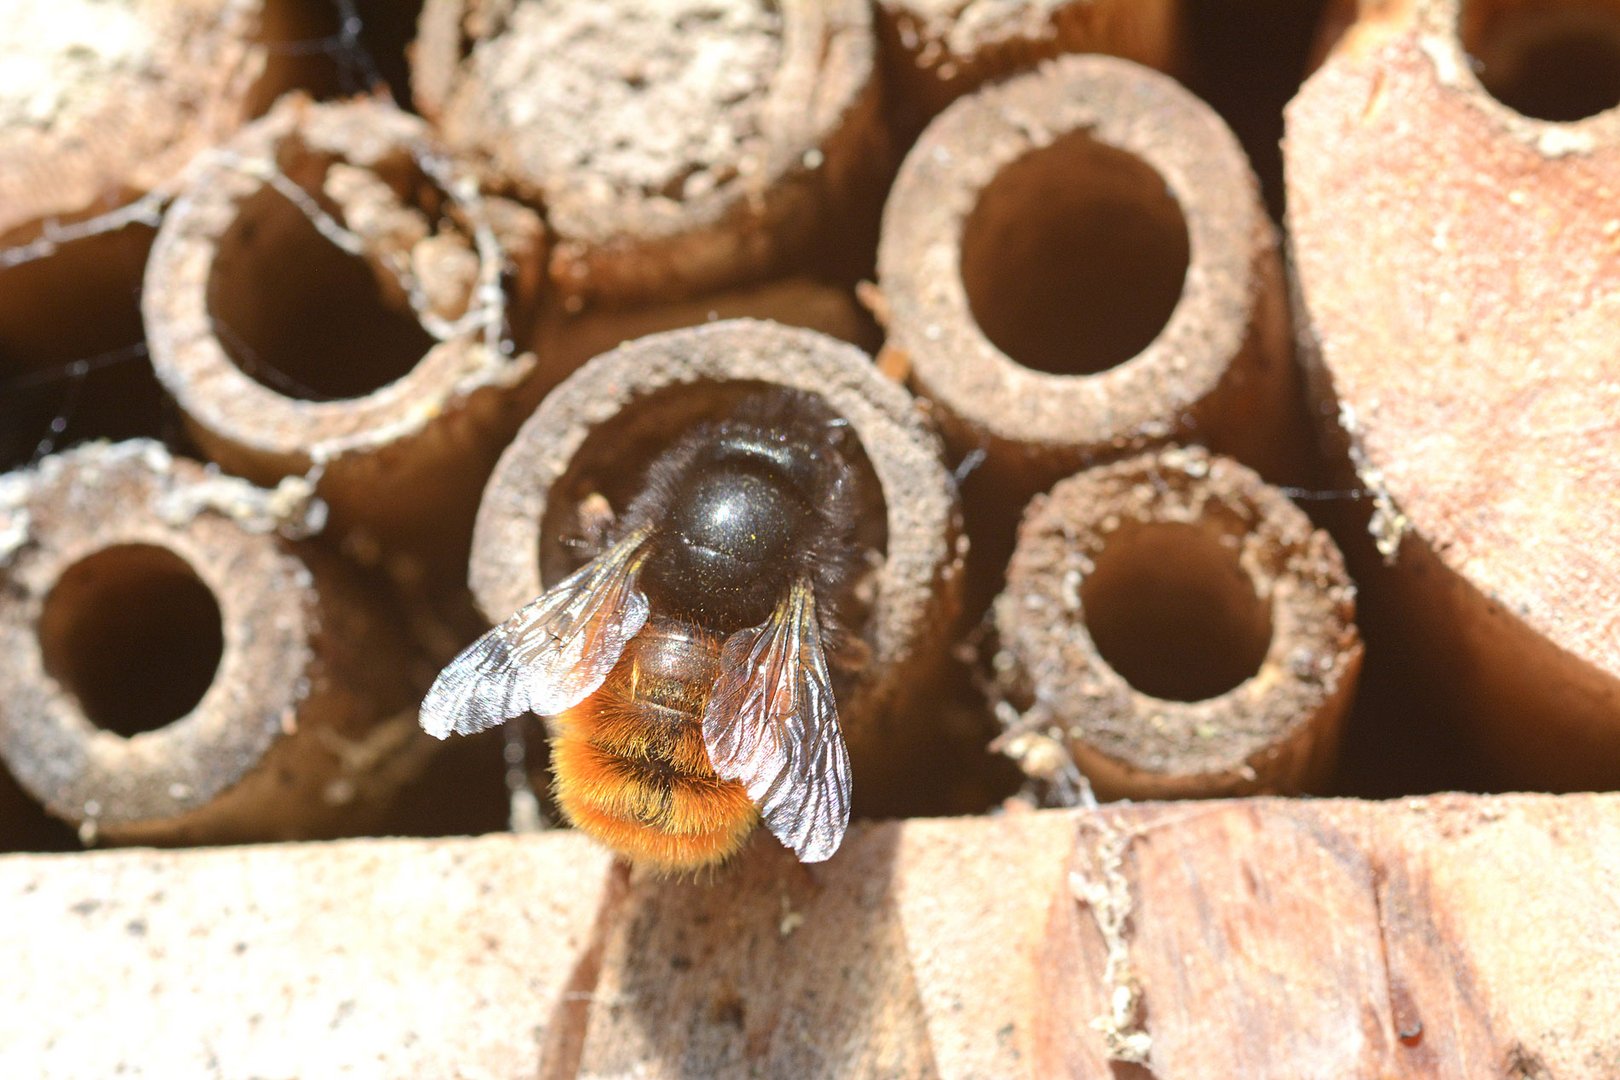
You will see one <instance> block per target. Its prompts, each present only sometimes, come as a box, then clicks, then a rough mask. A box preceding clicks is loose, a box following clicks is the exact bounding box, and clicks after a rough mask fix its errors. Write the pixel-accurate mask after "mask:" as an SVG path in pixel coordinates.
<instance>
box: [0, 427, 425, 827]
mask: <svg viewBox="0 0 1620 1080" xmlns="http://www.w3.org/2000/svg"><path fill="white" fill-rule="evenodd" d="M318 514H319V511H318V509H317V508H316V507H314V506H299V505H296V504H281V503H278V501H277V499H276V498H275V497H274V495H273V493H270V492H266V491H262V490H260V489H257V488H253V487H252V486H250V485H248V484H246V483H244V482H242V481H240V480H236V479H233V478H227V477H222V476H220V475H218V474H216V473H212V472H209V471H207V470H205V469H204V468H203V467H202V466H200V465H197V464H195V463H192V462H189V461H185V460H181V459H175V458H172V457H170V456H169V454H168V453H167V452H166V451H165V450H164V449H163V448H162V447H161V446H160V445H158V444H156V443H152V442H148V441H144V440H135V441H131V442H126V443H120V444H107V443H90V444H87V445H85V446H83V447H81V448H78V449H75V450H72V451H69V452H66V453H63V454H58V455H54V456H52V457H50V458H47V459H46V460H45V461H44V462H43V463H41V465H40V466H39V467H38V468H37V469H33V470H28V471H23V472H17V473H12V474H10V475H9V476H7V477H5V478H4V479H3V481H0V568H3V570H4V574H5V581H6V589H5V591H4V592H3V593H0V658H3V659H0V672H3V674H4V684H5V686H6V694H5V699H4V700H3V701H0V759H3V761H4V764H5V766H6V768H7V769H9V770H10V772H11V773H12V774H13V775H14V776H15V777H16V778H17V780H18V782H19V783H20V785H21V786H22V787H23V788H24V789H25V790H26V791H28V792H29V793H30V794H31V795H32V796H33V797H34V798H36V799H38V800H39V801H40V802H42V803H43V804H44V805H45V806H46V808H47V809H48V810H50V812H51V813H53V814H55V815H56V816H58V817H60V818H62V819H63V820H65V821H67V822H69V823H71V824H73V825H76V826H77V827H78V828H79V830H80V835H81V836H82V837H83V838H85V839H87V840H92V839H105V840H110V841H118V842H140V843H216V842H227V841H238V840H250V839H253V840H270V839H286V838H292V837H303V836H320V835H332V834H338V833H354V832H364V831H366V830H368V829H370V828H374V827H375V826H376V824H378V823H379V822H380V820H381V813H382V811H383V810H385V809H386V807H387V804H388V798H389V796H390V795H391V793H392V792H393V791H394V789H395V788H397V786H398V785H399V784H400V783H401V782H403V781H404V780H405V779H407V778H408V777H409V776H410V775H412V774H413V773H414V772H415V771H417V770H418V769H420V768H421V766H422V765H424V764H425V762H426V757H425V751H426V750H427V749H428V746H427V742H428V741H427V740H426V739H425V737H424V736H422V735H421V733H420V732H419V731H418V730H417V727H416V722H415V703H416V699H417V695H418V694H419V693H420V690H421V688H422V686H423V685H424V683H425V679H424V675H425V674H426V673H424V672H423V671H422V670H421V666H420V661H419V660H418V659H417V658H416V657H415V655H414V654H413V653H412V652H411V651H410V649H409V647H408V646H407V645H406V644H405V642H403V641H402V640H401V639H400V637H399V635H398V631H397V629H396V628H395V626H394V622H395V620H393V619H391V618H390V616H389V615H388V612H387V609H386V607H384V606H382V605H380V604H379V603H378V600H377V598H376V597H375V596H374V595H370V594H368V593H367V592H366V591H365V590H364V589H363V588H362V587H361V586H360V585H359V584H357V583H356V581H355V580H353V578H352V577H351V575H350V574H349V573H348V572H347V571H345V570H344V568H343V567H341V566H340V565H338V564H337V563H336V562H335V560H333V559H332V557H331V556H329V555H326V554H324V553H323V552H321V551H318V550H316V549H314V548H312V547H310V546H309V545H307V544H302V543H295V542H292V541H289V540H287V539H284V538H283V537H282V536H281V535H279V533H278V530H284V531H291V532H299V531H306V530H307V529H309V528H310V527H312V526H313V525H314V524H315V523H316V522H315V521H313V520H311V518H310V516H309V515H315V516H317V517H318Z"/></svg>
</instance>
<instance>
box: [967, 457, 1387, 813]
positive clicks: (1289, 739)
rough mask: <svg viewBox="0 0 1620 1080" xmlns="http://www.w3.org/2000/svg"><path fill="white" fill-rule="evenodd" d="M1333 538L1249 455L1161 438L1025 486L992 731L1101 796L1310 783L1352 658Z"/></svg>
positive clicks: (1318, 770)
mask: <svg viewBox="0 0 1620 1080" xmlns="http://www.w3.org/2000/svg"><path fill="white" fill-rule="evenodd" d="M1354 597H1355V592H1354V589H1353V587H1352V586H1351V584H1350V581H1349V579H1348V577H1347V576H1346V575H1345V570H1344V563H1343V560H1342V559H1341V557H1340V555H1339V551H1338V549H1337V548H1336V547H1335V546H1334V544H1333V541H1332V540H1331V539H1330V538H1329V537H1328V536H1327V534H1325V533H1323V532H1320V531H1318V530H1317V529H1315V528H1314V527H1313V526H1312V525H1311V523H1310V521H1309V520H1308V519H1307V518H1306V517H1305V515H1304V514H1303V513H1301V512H1300V510H1299V509H1298V508H1297V507H1295V506H1294V505H1293V504H1292V503H1291V502H1289V501H1288V499H1287V498H1286V497H1284V496H1283V495H1282V494H1281V493H1280V492H1278V491H1277V490H1276V489H1274V488H1271V487H1269V486H1268V485H1266V484H1265V483H1264V482H1262V481H1261V480H1260V478H1259V477H1258V476H1256V475H1255V474H1254V473H1253V472H1252V471H1251V470H1249V469H1247V468H1245V467H1243V466H1242V465H1239V464H1237V463H1236V462H1234V461H1231V460H1228V459H1225V458H1221V457H1218V456H1213V455H1211V454H1209V453H1207V452H1206V451H1204V450H1202V449H1198V448H1190V449H1182V448H1175V447H1172V448H1167V449H1162V450H1158V451H1155V452H1152V453H1148V454H1143V455H1140V456H1137V457H1133V458H1129V459H1126V460H1124V461H1120V462H1117V463H1114V464H1111V465H1105V466H1101V467H1099V468H1095V469H1091V470H1088V471H1086V472H1083V473H1079V474H1077V475H1075V476H1073V477H1070V478H1068V479H1066V480H1063V481H1061V482H1059V483H1058V484H1057V485H1056V486H1054V487H1053V488H1052V491H1051V492H1050V494H1047V495H1044V496H1038V497H1037V498H1036V499H1035V501H1034V502H1033V503H1032V504H1031V505H1030V507H1029V510H1028V512H1027V513H1026V515H1025V517H1024V521H1023V524H1022V526H1021V528H1020V530H1019V534H1018V547H1017V550H1016V552H1015V553H1014V555H1013V558H1012V562H1011V564H1010V566H1009V567H1008V570H1007V589H1006V591H1005V592H1004V593H1003V594H1002V595H1001V597H1000V598H998V599H997V601H996V604H995V628H996V633H997V637H998V639H999V642H1000V652H999V653H998V654H997V655H996V656H995V658H994V665H993V666H994V669H995V679H996V684H997V687H998V689H999V692H1000V694H1001V696H1002V698H1003V699H1004V700H1005V701H1006V702H1007V703H1009V704H1011V705H1012V706H1013V708H1014V710H1016V713H1017V715H1016V717H1015V716H1014V715H1012V714H1009V715H1008V717H1007V719H1008V722H1009V723H1008V730H1007V732H1006V733H1005V734H1004V736H1003V737H1002V740H1001V745H1002V746H1003V747H1004V748H1005V749H1006V750H1007V751H1008V752H1009V753H1010V754H1011V755H1012V756H1014V757H1015V758H1016V759H1018V760H1019V762H1020V764H1022V765H1023V766H1024V767H1025V769H1026V770H1028V771H1029V772H1031V774H1032V775H1036V776H1039V777H1040V778H1042V779H1046V780H1056V779H1058V778H1059V776H1058V773H1059V770H1060V769H1061V768H1062V767H1063V766H1064V765H1065V764H1066V763H1067V762H1069V761H1072V762H1073V763H1074V764H1075V765H1077V766H1078V767H1079V769H1080V771H1081V772H1082V773H1084V774H1085V776H1086V777H1087V778H1088V779H1089V780H1090V782H1091V784H1092V785H1093V787H1094V789H1095V790H1096V792H1097V794H1098V795H1099V796H1102V797H1104V798H1135V799H1144V798H1182V797H1188V796H1214V795H1238V794H1251V793H1255V792H1300V791H1310V790H1320V788H1321V786H1322V785H1323V784H1324V782H1325V781H1326V779H1327V778H1328V776H1329V774H1330V772H1331V770H1332V767H1333V763H1334V760H1335V755H1336V752H1337V748H1338V741H1339V733H1340V728H1341V726H1342V722H1343V720H1344V717H1345V713H1346V712H1347V711H1348V709H1349V707H1350V704H1351V699H1352V696H1353V693H1354V689H1355V683H1356V676H1357V674H1358V672H1359V670H1360V666H1361V654H1362V648H1361V642H1360V638H1359V636H1358V634H1357V632H1356V628H1355V624H1354V622H1353V618H1354V611H1355V601H1354Z"/></svg>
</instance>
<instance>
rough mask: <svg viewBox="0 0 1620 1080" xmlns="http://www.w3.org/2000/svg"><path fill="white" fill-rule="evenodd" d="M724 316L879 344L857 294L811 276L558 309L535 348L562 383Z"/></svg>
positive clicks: (543, 326) (547, 319)
mask: <svg viewBox="0 0 1620 1080" xmlns="http://www.w3.org/2000/svg"><path fill="white" fill-rule="evenodd" d="M722 319H767V320H770V321H772V322H780V323H783V324H785V325H787V326H802V327H805V328H806V329H809V330H818V331H820V332H821V333H823V334H827V335H829V336H831V337H835V338H838V339H839V340H841V341H847V342H850V343H851V344H854V345H863V346H864V345H872V346H876V345H877V344H878V340H874V339H877V334H876V333H875V330H874V327H873V325H872V321H871V318H870V316H868V315H867V314H866V312H864V311H862V310H861V308H860V307H859V306H858V305H857V304H856V302H855V296H854V294H853V293H852V292H850V291H848V290H846V289H840V288H837V287H835V286H832V285H824V284H822V283H820V282H817V281H812V280H810V279H808V278H787V279H784V280H781V281H772V282H767V283H765V284H763V285H753V286H745V287H742V288H737V289H727V290H724V291H722V292H716V293H710V294H709V295H707V296H701V297H698V298H696V299H693V300H676V301H672V302H669V303H664V304H650V305H647V306H645V307H638V308H630V309H610V308H602V309H596V310H592V311H586V312H583V313H580V314H571V313H569V312H567V311H566V310H554V311H551V312H548V313H547V317H545V318H543V319H542V320H541V321H540V323H539V327H538V329H537V331H536V335H535V342H534V351H535V353H536V354H537V355H539V356H543V357H545V363H546V372H547V376H548V378H550V377H554V378H555V380H556V381H558V382H560V381H561V380H562V378H563V377H564V376H566V375H567V374H569V373H570V372H572V371H575V370H577V369H578V368H579V367H580V366H581V365H582V364H584V363H585V361H587V360H589V359H590V358H591V357H593V356H595V355H597V354H598V353H604V352H607V351H608V350H609V349H612V348H615V347H616V346H619V345H623V344H624V343H625V342H627V341H631V340H634V339H635V338H638V337H645V336H646V335H648V334H656V333H659V332H660V331H664V330H678V329H680V328H681V327H683V326H701V325H703V324H704V323H711V322H717V321H719V320H722ZM879 340H880V339H879Z"/></svg>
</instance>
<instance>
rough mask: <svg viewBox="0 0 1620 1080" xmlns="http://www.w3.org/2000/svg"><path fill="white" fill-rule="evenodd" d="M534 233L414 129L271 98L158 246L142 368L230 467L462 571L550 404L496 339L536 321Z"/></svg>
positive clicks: (528, 369)
mask: <svg viewBox="0 0 1620 1080" xmlns="http://www.w3.org/2000/svg"><path fill="white" fill-rule="evenodd" d="M325 206H336V208H337V210H338V214H337V216H333V215H331V214H329V213H328V212H327V211H326V210H324V209H323V207H325ZM538 229H539V224H538V221H537V220H536V219H535V218H534V216H533V215H532V214H530V213H529V212H527V211H522V210H519V209H518V208H516V207H514V206H512V205H511V204H505V203H501V202H498V201H492V200H485V199H483V198H481V197H480V196H479V194H478V193H477V191H476V190H475V189H473V188H472V186H471V182H470V180H469V179H468V178H467V177H466V176H465V175H464V174H462V173H461V172H460V171H459V169H458V167H457V166H455V165H454V164H453V163H451V162H449V161H448V160H447V159H446V158H445V157H444V156H443V152H442V150H441V149H439V148H438V147H437V145H436V144H435V143H433V142H432V140H431V139H430V137H429V134H428V131H427V128H426V127H425V125H424V124H423V123H422V122H421V121H420V120H418V119H416V118H415V117H412V116H408V115H407V114H405V113H402V112H400V111H399V110H397V109H395V108H393V107H392V106H389V105H384V104H381V103H378V102H371V101H357V102H354V103H351V104H341V105H316V104H312V103H310V102H309V101H307V100H304V99H301V98H288V99H284V100H283V101H282V102H281V103H280V104H279V105H278V106H277V107H276V108H275V109H274V110H273V111H272V112H271V113H270V114H269V115H267V116H266V117H265V118H264V119H262V120H260V121H258V122H256V123H254V124H252V125H250V126H249V127H248V128H246V129H244V130H243V131H242V132H241V133H240V134H239V135H238V136H237V137H236V138H235V139H233V140H232V141H231V142H230V143H228V144H227V145H226V146H225V147H224V148H222V149H221V150H218V151H216V152H214V153H213V154H212V155H211V157H210V159H209V160H208V162H207V163H206V164H205V165H204V167H202V168H201V169H199V170H198V171H196V173H195V174H194V176H193V177H192V180H191V182H190V184H189V185H188V187H187V188H186V190H185V192H184V193H183V194H182V195H181V196H180V198H179V199H177V200H176V202H175V205H174V207H173V208H172V209H171V210H170V212H169V214H168V216H167V218H166V219H165V221H164V224H163V227H162V229H161V230H160V231H159V233H158V237H157V241H156V243H155V244H154V246H153V249H152V257H151V261H150V264H149V266H148V268H147V274H146V292H145V296H144V300H143V310H144V314H145V321H146V329H147V336H148V338H149V340H150V343H151V352H152V363H153V366H154V367H155V369H156V371H157V374H158V377H159V379H161V380H162V382H163V384H164V385H165V386H166V387H167V388H168V390H169V392H170V393H171V394H173V395H174V398H175V400H176V401H177V402H178V403H179V405H180V408H181V410H182V411H183V412H184V414H185V416H186V419H187V421H188V423H189V426H190V429H191V432H192V434H193V436H194V437H195V438H196V440H197V442H198V444H199V445H200V446H201V447H202V448H203V449H204V451H205V452H206V453H207V454H208V456H209V457H211V458H213V459H214V460H215V461H217V462H219V463H220V464H222V465H224V466H225V467H226V468H227V469H229V470H231V471H232V472H236V473H239V474H241V475H244V476H247V477H249V478H251V479H253V480H255V481H257V482H259V483H263V484H273V483H275V482H277V481H278V480H279V479H281V478H282V477H286V476H296V475H306V474H308V475H310V476H311V477H312V478H314V479H316V480H317V481H318V486H319V491H320V494H321V496H322V498H324V499H325V500H326V501H327V502H328V503H329V504H330V505H331V508H332V518H333V524H334V525H335V526H336V527H337V528H338V529H339V530H340V531H343V532H351V531H354V532H360V533H362V534H364V535H365V536H367V537H369V538H370V539H372V540H379V539H380V540H383V541H387V542H390V543H393V544H399V545H404V546H406V547H408V548H411V549H413V550H422V551H428V552H434V553H439V554H444V553H446V552H447V553H448V555H447V556H446V557H447V558H454V559H457V560H459V559H460V558H463V557H465V551H466V542H467V535H468V533H469V531H470V526H471V520H472V515H473V513H474V511H475V509H476V502H477V493H478V487H479V485H480V483H481V482H482V481H483V479H484V477H485V476H487V474H488V471H489V469H490V467H491V466H492V465H493V464H494V460H495V457H496V455H497V453H498V451H499V448H500V446H501V445H503V444H504V441H505V440H506V439H507V438H509V437H510V435H511V432H512V431H513V430H515V429H516V426H517V424H518V422H519V421H520V419H521V418H522V417H523V416H524V415H526V414H527V411H528V410H529V409H532V408H533V405H534V401H535V400H536V399H537V398H538V395H539V393H540V392H541V387H540V385H539V384H538V383H537V382H536V381H535V380H533V378H532V376H533V375H534V374H535V371H536V363H535V360H534V358H533V356H531V355H528V354H522V355H517V356H514V355H511V353H510V351H509V350H508V348H507V346H506V345H505V343H504V338H505V335H506V334H507V332H508V329H507V326H508V324H511V327H512V330H513V331H514V332H520V333H521V332H522V330H523V326H524V323H525V320H526V319H527V318H528V312H529V310H530V308H531V307H532V304H533V300H534V291H535V287H536V282H535V280H534V277H535V274H536V273H537V268H538V263H539V251H538V244H539V234H538ZM503 265H510V267H511V269H512V271H513V277H512V279H511V282H510V297H509V296H508V292H507V291H506V290H503V287H502V277H501V275H502V270H503ZM361 546H363V545H360V544H356V545H355V547H356V548H359V547H361Z"/></svg>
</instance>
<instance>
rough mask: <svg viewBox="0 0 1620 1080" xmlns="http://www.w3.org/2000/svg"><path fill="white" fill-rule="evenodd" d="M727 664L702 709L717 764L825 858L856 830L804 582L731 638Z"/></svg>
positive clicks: (794, 840) (769, 817)
mask: <svg viewBox="0 0 1620 1080" xmlns="http://www.w3.org/2000/svg"><path fill="white" fill-rule="evenodd" d="M720 667H721V674H720V677H719V678H718V679H716V680H715V684H714V690H713V692H712V693H711V694H710V696H709V703H708V706H707V707H706V708H705V710H704V713H703V745H704V747H705V748H706V749H707V750H708V752H709V762H710V764H712V765H713V766H714V771H715V773H716V774H717V775H719V776H720V777H721V778H722V779H726V780H736V781H738V782H740V783H741V784H742V785H743V787H745V788H747V789H748V797H749V798H750V799H752V800H753V803H754V805H755V806H757V807H758V808H759V814H760V817H761V818H762V819H763V820H764V822H765V827H766V828H767V829H769V830H770V831H771V834H772V835H773V836H775V837H776V838H777V839H778V840H780V841H782V843H783V844H785V845H786V846H787V847H789V848H791V849H792V850H793V852H794V854H796V855H798V857H799V858H800V860H801V861H803V862H820V861H822V860H823V859H826V858H827V857H829V856H830V855H832V853H833V852H835V851H837V850H838V845H839V844H840V843H841V842H842V841H843V839H844V830H845V829H846V828H847V827H848V826H849V791H850V783H849V751H848V750H847V749H845V747H844V734H843V731H842V730H841V729H840V728H839V726H838V708H837V704H836V702H834V701H833V695H832V683H831V680H830V679H829V678H828V675H827V660H826V657H825V656H823V655H822V651H821V630H820V626H819V624H818V623H817V621H816V611H815V596H814V594H813V593H812V592H811V591H810V585H809V583H808V582H804V581H800V582H796V583H795V584H794V586H793V589H792V590H791V591H790V592H789V594H788V595H787V597H786V598H784V599H783V601H782V602H781V603H780V604H779V605H777V608H776V610H775V611H774V612H773V613H772V614H771V617H770V618H769V619H768V620H766V622H765V623H764V624H763V625H761V626H756V627H753V628H752V629H749V630H739V631H738V632H737V633H735V634H732V635H731V636H730V637H729V638H727V639H726V644H725V647H724V648H723V649H722V650H721V654H720Z"/></svg>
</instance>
